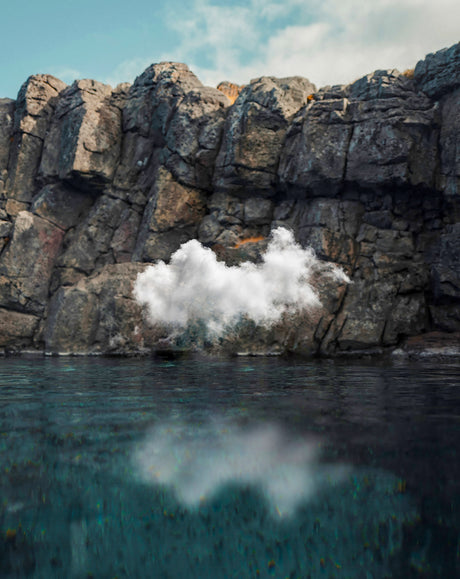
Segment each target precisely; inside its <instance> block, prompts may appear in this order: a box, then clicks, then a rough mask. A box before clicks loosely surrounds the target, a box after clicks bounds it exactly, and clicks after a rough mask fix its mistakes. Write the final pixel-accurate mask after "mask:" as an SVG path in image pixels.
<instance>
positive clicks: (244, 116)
mask: <svg viewBox="0 0 460 579" xmlns="http://www.w3.org/2000/svg"><path fill="white" fill-rule="evenodd" d="M315 90H316V88H315V86H314V85H313V84H312V83H310V82H309V81H308V80H307V79H305V78H301V77H292V78H284V79H277V78H273V77H261V78H259V79H257V80H253V81H251V83H250V84H249V85H248V86H246V87H245V88H244V89H243V90H242V91H241V93H240V95H239V97H238V99H237V101H236V102H235V104H234V105H233V106H232V108H231V109H230V112H229V114H228V116H227V120H226V122H225V128H224V135H223V138H222V145H221V148H220V151H219V155H218V156H217V159H216V170H215V173H214V187H215V188H216V189H217V190H218V191H225V192H227V193H237V194H241V195H248V196H249V195H251V194H259V195H261V194H263V195H266V196H270V195H273V188H274V185H275V182H276V172H277V167H278V162H279V157H280V152H281V147H282V144H283V140H284V136H285V133H286V130H287V128H288V126H289V123H290V121H291V119H292V118H293V116H294V115H295V114H296V113H297V112H298V110H299V109H300V108H301V107H303V106H304V105H305V104H306V103H307V97H308V95H310V94H311V93H313V92H315Z"/></svg>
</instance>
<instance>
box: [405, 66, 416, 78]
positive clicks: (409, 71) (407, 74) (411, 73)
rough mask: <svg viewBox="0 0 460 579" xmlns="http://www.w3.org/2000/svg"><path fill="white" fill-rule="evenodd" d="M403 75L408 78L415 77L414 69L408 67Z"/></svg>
mask: <svg viewBox="0 0 460 579" xmlns="http://www.w3.org/2000/svg"><path fill="white" fill-rule="evenodd" d="M403 76H405V77H406V78H414V69H413V68H408V69H407V70H405V71H404V72H403Z"/></svg>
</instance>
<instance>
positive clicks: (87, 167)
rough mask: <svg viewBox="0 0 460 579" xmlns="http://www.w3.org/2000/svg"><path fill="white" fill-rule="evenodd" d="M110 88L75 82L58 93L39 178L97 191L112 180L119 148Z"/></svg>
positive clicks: (116, 109)
mask: <svg viewBox="0 0 460 579" xmlns="http://www.w3.org/2000/svg"><path fill="white" fill-rule="evenodd" d="M119 107H120V105H119V103H118V102H117V100H116V99H114V98H113V95H112V89H111V87H110V86H108V85H104V84H102V83H100V82H96V81H94V80H79V81H75V82H74V83H73V84H72V86H70V87H68V88H67V89H66V90H65V91H63V92H62V94H61V96H60V99H59V102H58V105H57V107H56V112H55V114H54V117H53V121H52V123H51V126H50V129H49V132H48V134H47V136H46V139H45V143H44V151H43V157H42V159H41V163H40V176H41V178H42V179H48V180H49V179H54V178H59V179H61V180H65V181H67V182H70V183H72V184H73V185H74V186H77V187H81V188H84V189H90V190H96V191H98V190H100V189H103V188H104V186H105V185H106V184H107V183H109V182H111V181H112V178H113V176H114V173H115V169H116V167H117V163H118V159H119V157H120V149H121V110H120V108H119Z"/></svg>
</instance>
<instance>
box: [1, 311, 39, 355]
mask: <svg viewBox="0 0 460 579" xmlns="http://www.w3.org/2000/svg"><path fill="white" fill-rule="evenodd" d="M39 321H40V318H38V317H37V316H32V315H30V314H22V313H20V312H15V311H11V310H5V309H3V308H0V349H6V350H9V351H15V350H16V351H17V350H23V349H24V348H30V347H31V346H32V342H33V337H34V334H35V332H36V330H37V328H38V324H39Z"/></svg>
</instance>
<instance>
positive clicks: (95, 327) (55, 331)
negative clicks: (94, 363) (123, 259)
mask: <svg viewBox="0 0 460 579" xmlns="http://www.w3.org/2000/svg"><path fill="white" fill-rule="evenodd" d="M144 267H145V266H143V265H141V264H134V263H123V264H116V265H108V266H106V267H104V268H103V269H102V270H101V271H99V272H98V273H96V274H94V275H93V276H91V277H89V278H84V279H81V280H80V281H79V282H78V283H77V284H76V285H74V286H70V287H65V288H61V289H60V290H59V291H58V292H56V294H55V295H54V296H53V298H52V300H51V302H50V306H49V312H48V318H47V322H46V327H45V331H44V340H45V349H46V351H48V352H61V353H62V352H67V353H85V354H88V353H117V354H127V353H128V354H135V353H137V354H139V353H146V352H148V351H149V350H150V348H152V347H153V343H154V341H155V340H157V339H158V337H159V335H160V333H159V330H157V329H155V328H151V327H150V326H149V325H147V324H146V323H145V322H144V318H143V312H142V308H141V306H140V305H139V304H137V303H136V302H135V300H134V298H133V295H132V293H133V283H134V281H135V279H136V277H137V275H138V273H140V272H141V271H143V269H144Z"/></svg>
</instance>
